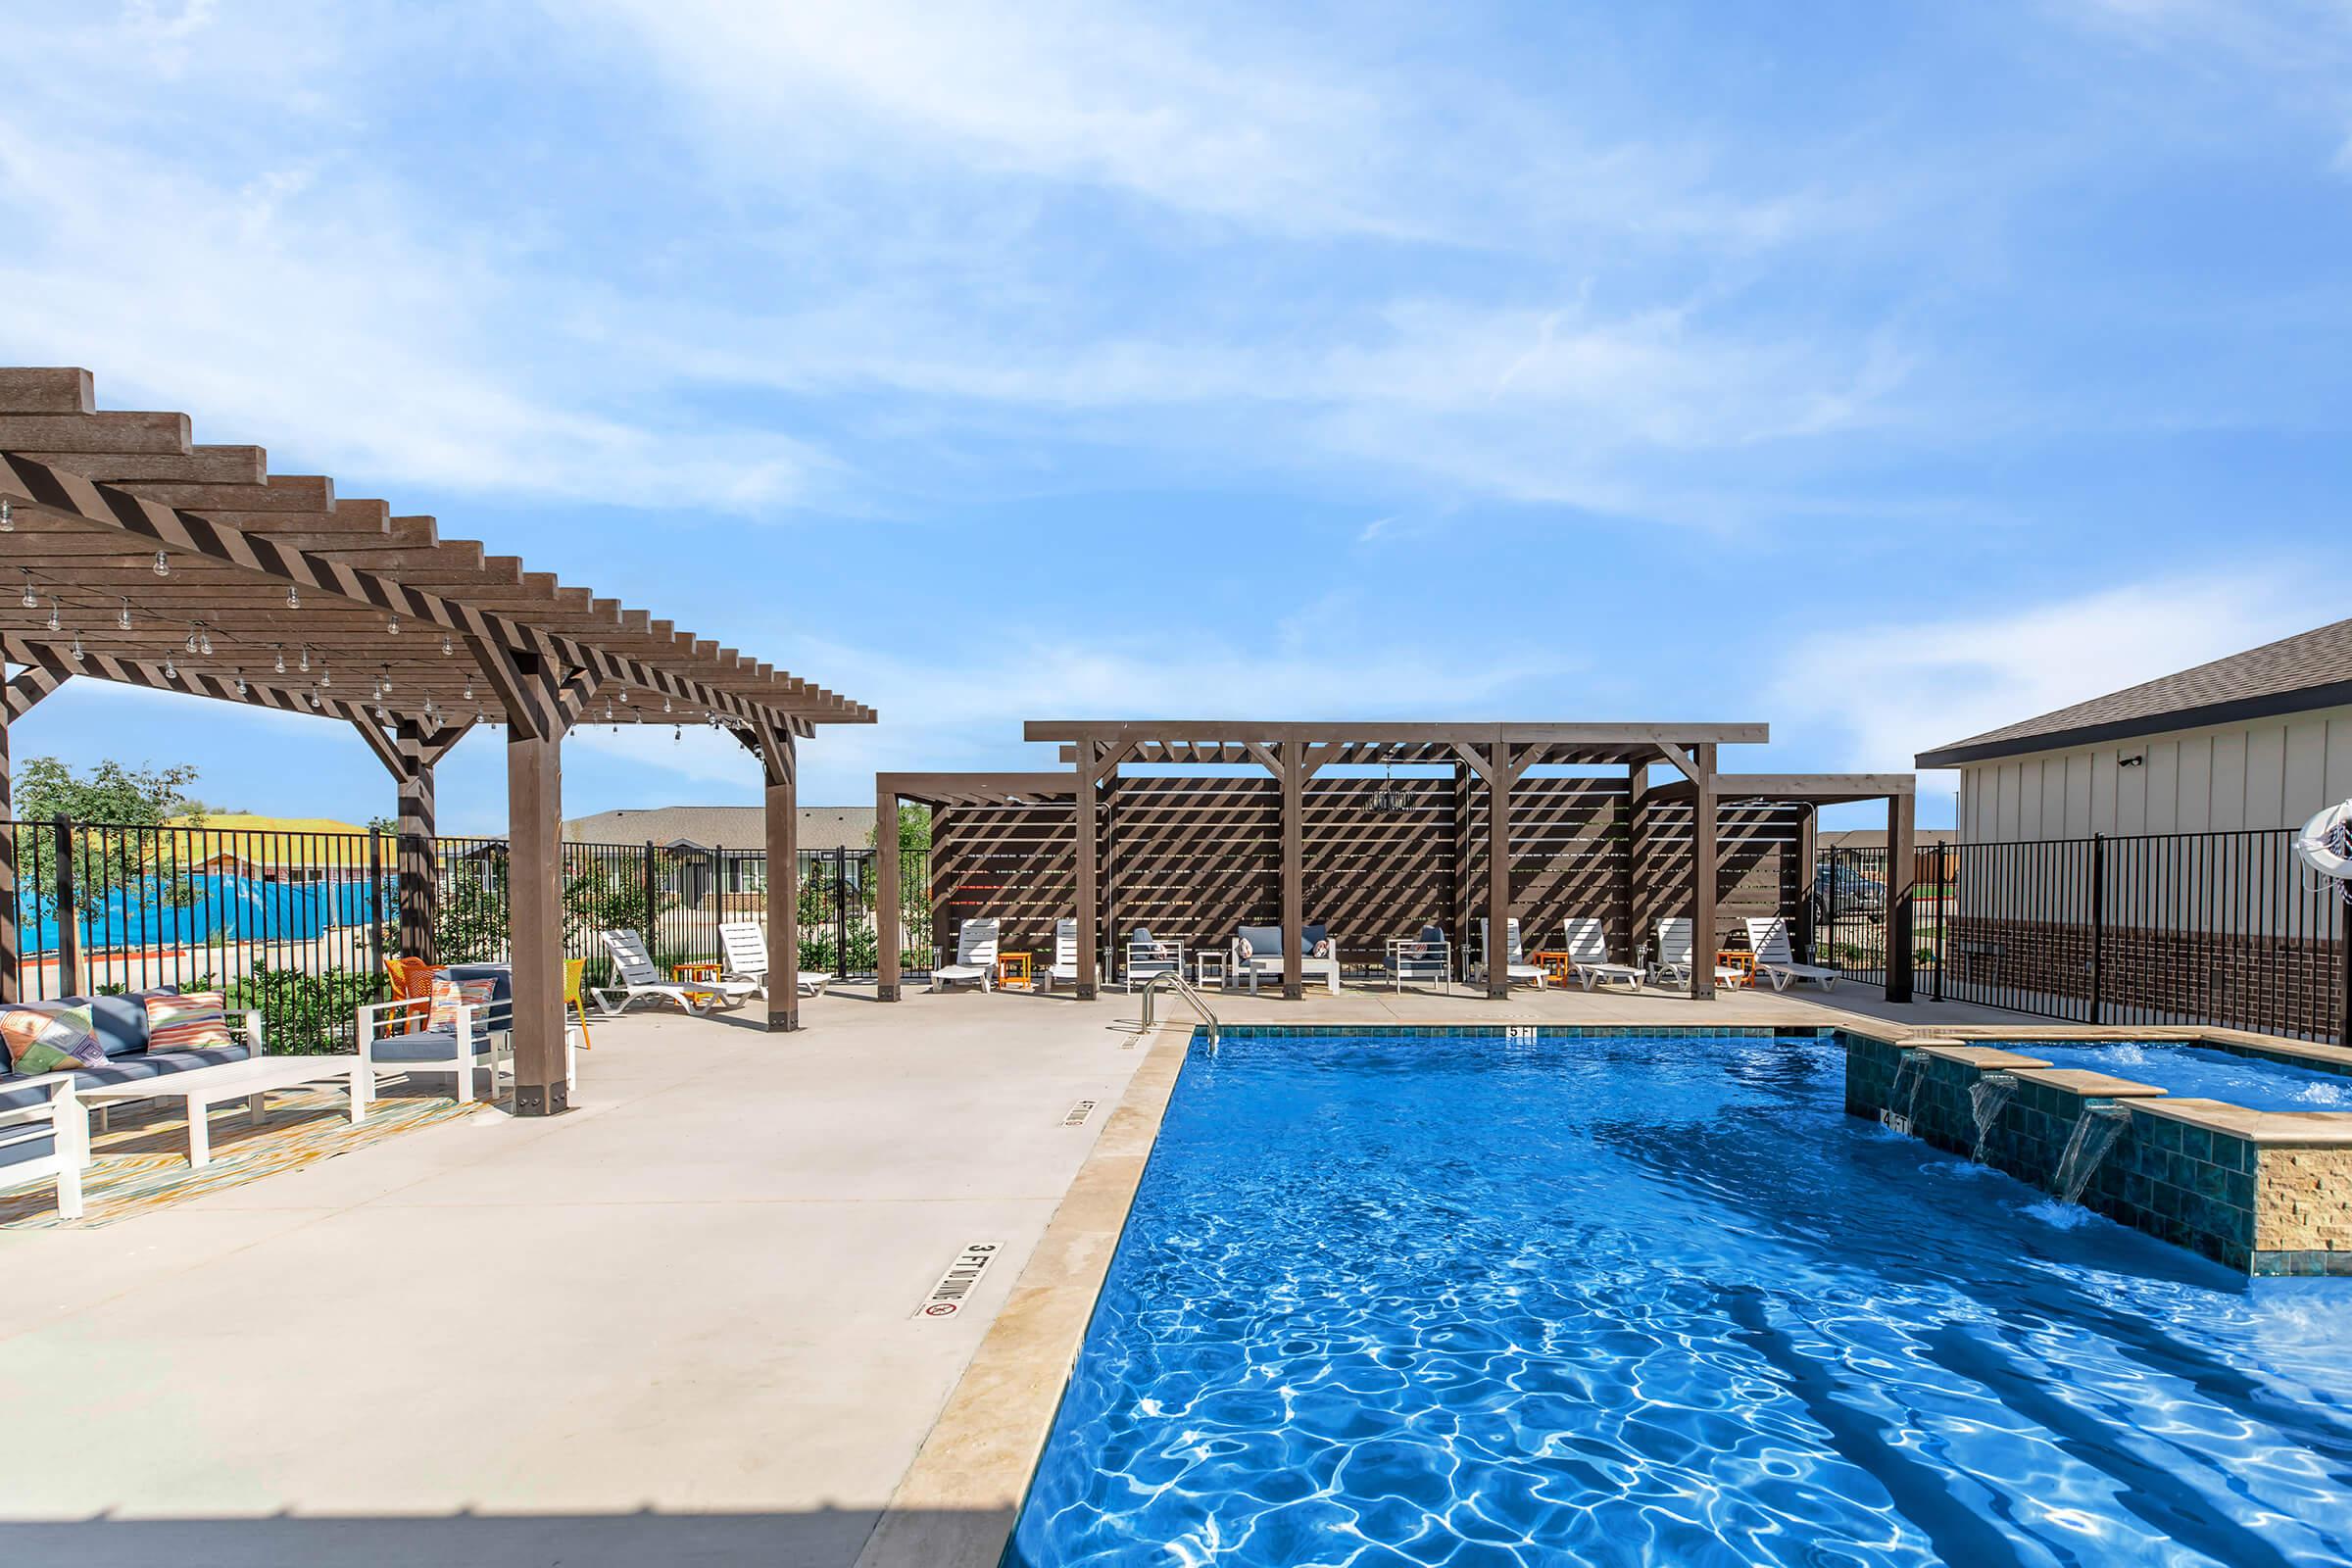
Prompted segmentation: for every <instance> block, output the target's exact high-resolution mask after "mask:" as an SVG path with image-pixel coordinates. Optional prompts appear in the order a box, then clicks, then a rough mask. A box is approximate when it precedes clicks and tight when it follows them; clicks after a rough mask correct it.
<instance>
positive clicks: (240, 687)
mask: <svg viewBox="0 0 2352 1568" xmlns="http://www.w3.org/2000/svg"><path fill="white" fill-rule="evenodd" d="M235 685H236V688H237V700H238V701H239V702H242V701H244V699H245V672H244V671H243V670H241V669H240V670H238V671H237V678H236V682H235Z"/></svg>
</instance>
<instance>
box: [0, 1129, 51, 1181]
mask: <svg viewBox="0 0 2352 1568" xmlns="http://www.w3.org/2000/svg"><path fill="white" fill-rule="evenodd" d="M11 1131H12V1132H13V1133H15V1134H18V1135H21V1136H11V1134H10V1133H0V1170H6V1169H7V1168H8V1167H9V1166H11V1165H22V1164H24V1163H25V1161H26V1160H28V1159H45V1158H47V1157H48V1156H49V1155H50V1154H51V1153H53V1152H56V1149H57V1133H56V1130H55V1129H53V1128H51V1127H50V1126H48V1125H47V1124H46V1123H42V1124H38V1125H35V1126H31V1127H18V1128H14V1129H12V1130H11Z"/></svg>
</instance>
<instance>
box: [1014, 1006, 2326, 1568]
mask: <svg viewBox="0 0 2352 1568" xmlns="http://www.w3.org/2000/svg"><path fill="white" fill-rule="evenodd" d="M1841 1074H1842V1057H1841V1054H1840V1053H1839V1052H1838V1049H1837V1048H1836V1047H1835V1046H1834V1045H1833V1044H1829V1043H1823V1042H1814V1041H1810V1040H1806V1041H1769V1040H1756V1039H1740V1040H1724V1039H1690V1040H1658V1039H1617V1040H1545V1041H1542V1042H1536V1043H1505V1042H1502V1041H1497V1040H1492V1039H1487V1040H1466V1039H1410V1040H1408V1039H1394V1038H1392V1039H1386V1040H1384V1039H1380V1038H1377V1037H1365V1038H1348V1039H1322V1040H1309V1039H1283V1040H1246V1041H1233V1042H1228V1043H1227V1044H1226V1045H1225V1047H1224V1049H1223V1051H1222V1052H1221V1053H1220V1054H1216V1055H1213V1056H1212V1055H1209V1054H1205V1053H1204V1052H1201V1051H1200V1050H1198V1049H1197V1050H1196V1054H1195V1056H1194V1058H1193V1059H1192V1060H1191V1061H1190V1062H1188V1064H1187V1067H1186V1070H1185V1073H1184V1075H1183V1077H1182V1079H1181V1080H1180V1082H1179V1084H1178V1086H1177V1090H1176V1094H1175V1096H1174V1099H1173V1100H1172V1102H1171V1103H1170V1106H1169V1110H1168V1115H1167V1119H1166V1122H1165V1124H1164V1125H1163V1128H1162V1131H1161V1134H1160V1141H1159V1145H1158V1148H1157V1149H1156V1151H1155V1152H1154V1154H1153V1156H1152V1163H1151V1167H1150V1169H1149V1170H1148V1172H1147V1174H1146V1177H1145V1181H1144V1184H1143V1188H1142V1190H1141V1192H1140V1193H1139V1194H1138V1197H1137V1203H1136V1209H1135V1213H1134V1215H1133V1217H1132V1218H1131V1220H1130V1222H1129V1226H1128V1229H1127V1233H1126V1235H1125V1237H1124V1238H1123V1240H1122V1243H1121V1246H1120V1249H1119V1251H1118V1254H1117V1257H1116V1258H1115V1260H1114V1262H1113V1265H1112V1268H1111V1273H1110V1277H1109V1280H1108V1281H1107V1283H1106V1285H1105V1287H1104V1292H1103V1299H1102V1301H1101V1303H1100V1305H1099V1307H1098V1310H1097V1313H1096V1317H1095V1321H1094V1323H1093V1325H1092V1327H1091V1329H1090V1332H1089V1335H1088V1339H1087V1342H1086V1345H1085V1347H1084V1348H1083V1350H1082V1352H1081V1354H1080V1357H1079V1360H1078V1364H1077V1367H1076V1369H1075V1372H1074V1373H1073V1376H1072V1381H1071V1385H1070V1389H1069V1392H1068V1394H1067V1397H1066V1398H1065V1400H1064V1403H1063V1408H1062V1410H1061V1413H1060V1416H1059V1418H1058V1420H1057V1422H1056V1425H1055V1429H1054V1435H1053V1437H1052V1439H1051V1441H1050V1443H1049V1445H1048V1447H1047V1451H1046V1454H1045V1457H1044V1459H1043V1461H1042V1462H1041V1465H1040V1468H1039V1473H1038V1476H1037V1479H1036V1482H1035V1485H1034V1487H1033V1489H1032V1492H1031V1495H1030V1498H1029V1500H1028V1503H1027V1505H1026V1506H1025V1508H1024V1509H1023V1511H1022V1514H1021V1517H1020V1520H1019V1523H1018V1526H1017V1529H1016V1532H1015V1536H1014V1541H1013V1544H1012V1547H1011V1548H1010V1551H1009V1554H1008V1557H1007V1561H1008V1562H1012V1563H1016V1564H1021V1565H1026V1568H1045V1565H1049V1564H1055V1565H1058V1564H1082V1563H1083V1564H1136V1565H1142V1564H1154V1565H1158V1564H1211V1563H1215V1564H1267V1565H1291V1564H1299V1565H1303V1564H1343V1563H1345V1564H1350V1565H1363V1568H1375V1565H1391V1564H1393V1565H1402V1564H1440V1563H1443V1564H1454V1565H1463V1568H1469V1565H1479V1564H1570V1563H1604V1564H1626V1565H1633V1564H1667V1563H1672V1564H1686V1563H1688V1564H1746V1563H1791V1564H1795V1563H1802V1564H1855V1565H1861V1564H1920V1565H1927V1564H1934V1563H1940V1562H1949V1563H1965V1564H1969V1565H1971V1568H1975V1565H1977V1564H2001V1563H2021V1564H2029V1563H2030V1564H2042V1563H2048V1564H2060V1563H2107V1562H2115V1563H2133V1564H2138V1563H2148V1564H2168V1565H2169V1564H2191V1563H2227V1564H2231V1565H2233V1568H2234V1565H2237V1564H2303V1563H2312V1564H2316V1563H2330V1564H2334V1563H2341V1562H2342V1561H2344V1560H2345V1559H2346V1558H2347V1556H2352V1549H2348V1548H2352V1369H2348V1368H2347V1366H2346V1364H2345V1363H2346V1360H2347V1357H2346V1356H2345V1354H2344V1353H2343V1350H2342V1347H2344V1346H2345V1345H2347V1344H2352V1333H2348V1332H2347V1331H2352V1302H2347V1301H2345V1300H2343V1299H2341V1293H2340V1287H2337V1288H2336V1289H2335V1290H2332V1291H2331V1290H2330V1289H2329V1282H2289V1281H2281V1282H2277V1283H2276V1286H2269V1285H2266V1286H2265V1287H2264V1288H2261V1289H2250V1288H2248V1287H2246V1286H2244V1285H2243V1284H2242V1283H2240V1282H2237V1281H2234V1280H2233V1279H2231V1278H2230V1277H2229V1276H2228V1275H2226V1274H2223V1273H2222V1272H2220V1271H2219V1270H2216V1269H2213V1268H2211V1267H2209V1266H2208V1265H2205V1264H2203V1263H2201V1262H2198V1261H2197V1260H2195V1259H2192V1258H2189V1257H2187V1256H2186V1255H2185V1254H2182V1253H2179V1252H2176V1251H2174V1250H2170V1249H2167V1248H2165V1247H2163V1246H2162V1245H2161V1244H2158V1243H2156V1242H2153V1241H2151V1240H2149V1239H2147V1238H2144V1237H2141V1236H2138V1235H2136V1234H2135V1233H2132V1232H2129V1231H2125V1230H2123V1229H2122V1228H2120V1227H2116V1226H2112V1225H2108V1224H2106V1223H2105V1222H2099V1223H2097V1224H2094V1225H2090V1226H2084V1227H2082V1228H2081V1229H2078V1230H2073V1231H2060V1230H2057V1229H2055V1228H2053V1227H2050V1226H2047V1225H2044V1224H2041V1223H2039V1222H2037V1221H2036V1220H2034V1218H2033V1217H2032V1216H2031V1214H2030V1212H2029V1211H2030V1209H2031V1208H2032V1206H2033V1205H2034V1203H2035V1202H2036V1201H2038V1200H2039V1198H2040V1196H2041V1195H2039V1194H2037V1193H2034V1192H2033V1191H2031V1190H2029V1189H2027V1188H2025V1187H2023V1186H2021V1185H2019V1184H2017V1183H2014V1182H2011V1181H2009V1180H2008V1179H2007V1178H2005V1177H1999V1176H1992V1177H1988V1178H1986V1179H1982V1180H1970V1181H1966V1182H1962V1181H1955V1180H1952V1179H1950V1177H1949V1176H1948V1174H1947V1173H1946V1167H1947V1166H1949V1165H1952V1164H1958V1163H1962V1162H1958V1161H1946V1160H1938V1159H1934V1158H1928V1159H1923V1158H1922V1156H1921V1154H1920V1151H1919V1146H1918V1145H1916V1144H1912V1143H1908V1142H1905V1141H1890V1140H1887V1139H1885V1138H1883V1137H1881V1136H1880V1135H1879V1134H1878V1132H1877V1130H1876V1129H1875V1128H1874V1127H1872V1126H1870V1125H1869V1124H1866V1123H1863V1122H1860V1121H1857V1120H1855V1119H1852V1118H1848V1117H1846V1116H1844V1115H1843V1114H1842V1111H1841V1108H1840V1106H1841V1094H1842V1078H1841ZM2323 1292H2327V1294H2322V1293H2323Z"/></svg>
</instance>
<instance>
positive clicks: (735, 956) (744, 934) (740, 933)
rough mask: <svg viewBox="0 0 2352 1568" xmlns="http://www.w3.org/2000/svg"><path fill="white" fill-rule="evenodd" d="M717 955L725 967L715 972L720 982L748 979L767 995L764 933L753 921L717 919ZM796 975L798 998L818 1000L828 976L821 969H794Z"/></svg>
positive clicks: (828, 979)
mask: <svg viewBox="0 0 2352 1568" xmlns="http://www.w3.org/2000/svg"><path fill="white" fill-rule="evenodd" d="M718 945H719V949H720V956H721V957H723V958H724V959H725V960H726V965H727V966H726V967H725V968H724V969H722V970H721V971H719V978H720V979H722V980H750V981H752V982H754V983H756V984H757V985H758V986H759V987H760V996H762V997H764V996H766V995H767V933H766V932H765V931H762V930H760V923H759V922H758V921H757V920H721V921H720V922H719V924H718ZM795 973H797V974H798V975H799V976H800V988H801V995H802V996H804V997H821V996H823V995H824V994H825V986H826V985H827V984H828V983H829V982H830V981H831V980H832V978H833V977H832V976H831V975H829V974H826V973H825V972H824V971H823V970H821V969H796V970H795Z"/></svg>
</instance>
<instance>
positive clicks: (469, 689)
mask: <svg viewBox="0 0 2352 1568" xmlns="http://www.w3.org/2000/svg"><path fill="white" fill-rule="evenodd" d="M466 701H467V702H469V703H470V702H472V701H473V677H472V676H471V675H468V676H466Z"/></svg>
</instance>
